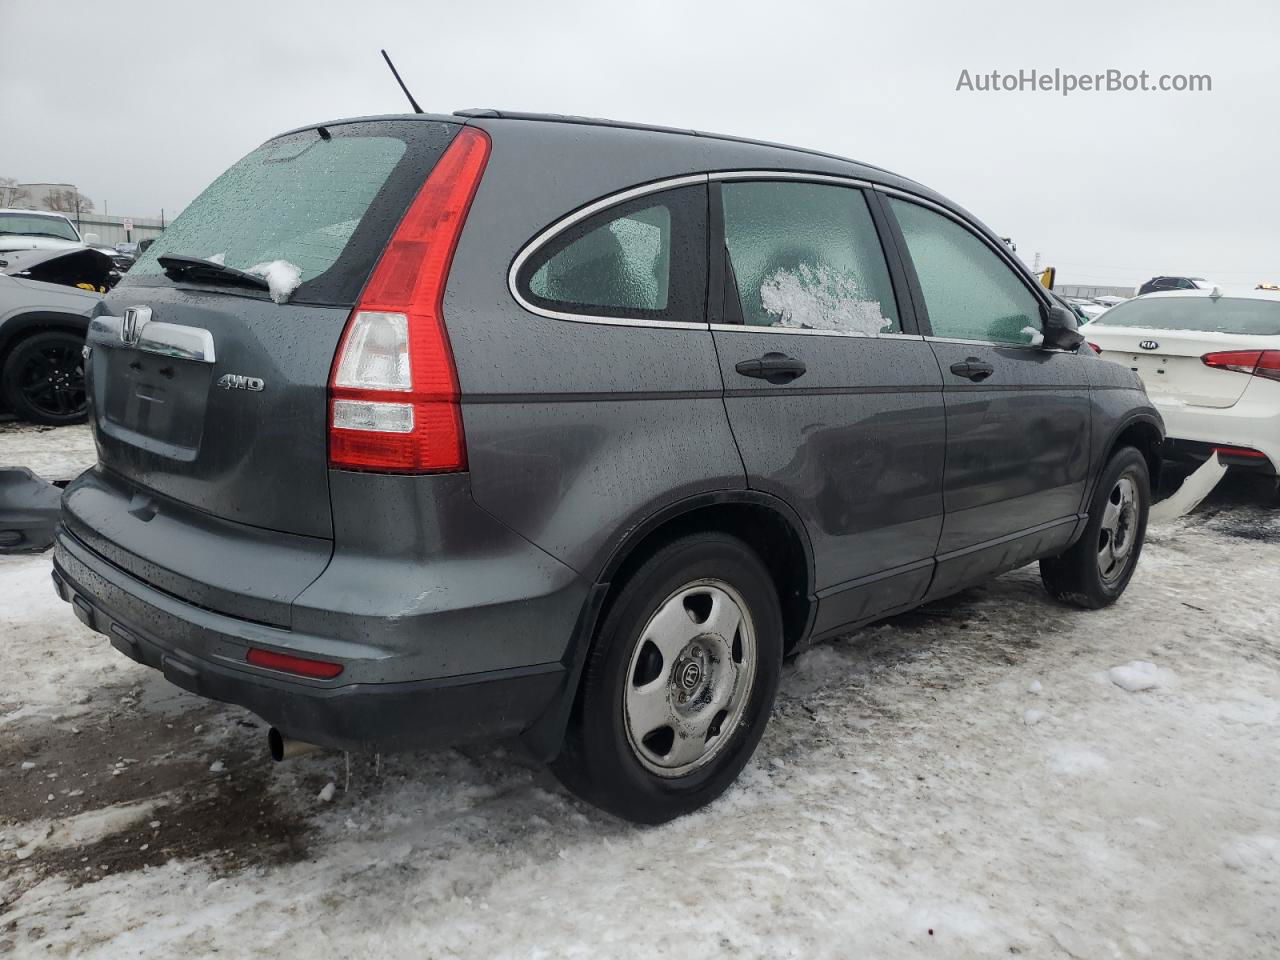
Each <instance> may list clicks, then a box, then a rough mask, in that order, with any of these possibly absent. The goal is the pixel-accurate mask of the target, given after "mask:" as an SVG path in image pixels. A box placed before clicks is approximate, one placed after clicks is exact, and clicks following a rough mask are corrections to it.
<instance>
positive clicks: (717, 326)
mask: <svg viewBox="0 0 1280 960" xmlns="http://www.w3.org/2000/svg"><path fill="white" fill-rule="evenodd" d="M711 329H712V330H717V331H721V332H724V333H785V334H802V335H805V336H810V337H847V338H849V339H853V340H923V339H925V338H924V337H922V336H921V335H920V334H918V333H878V334H875V335H874V336H873V335H871V334H867V333H850V332H848V331H846V330H809V329H803V328H799V327H762V326H759V325H757V324H748V323H713V324H711Z"/></svg>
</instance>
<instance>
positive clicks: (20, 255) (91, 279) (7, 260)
mask: <svg viewBox="0 0 1280 960" xmlns="http://www.w3.org/2000/svg"><path fill="white" fill-rule="evenodd" d="M0 273H4V274H7V275H8V276H11V277H21V278H22V279H24V280H39V281H41V282H43V283H53V284H59V285H62V286H68V287H80V288H81V289H83V290H89V291H91V292H94V293H106V292H107V291H108V290H109V289H111V288H112V287H113V286H115V284H116V281H117V280H119V279H120V273H119V271H117V270H116V268H115V261H114V260H113V259H112V257H111V256H110V255H108V254H106V253H104V252H103V251H101V250H99V249H97V248H96V247H86V246H83V245H80V246H71V247H64V248H60V249H56V250H13V251H9V252H8V253H0Z"/></svg>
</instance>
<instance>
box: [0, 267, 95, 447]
mask: <svg viewBox="0 0 1280 960" xmlns="http://www.w3.org/2000/svg"><path fill="white" fill-rule="evenodd" d="M80 252H81V253H85V252H89V251H83V250H81V251H80ZM0 259H3V258H0ZM101 301H102V296H101V294H98V293H93V292H91V291H88V290H81V289H77V288H76V287H73V286H66V285H62V284H53V283H42V282H41V281H38V280H31V279H26V278H23V277H15V276H10V275H8V274H5V273H0V408H3V409H6V410H8V411H9V412H11V413H14V414H16V415H17V416H18V417H21V418H22V419H24V420H29V421H31V422H32V423H43V424H52V425H56V426H61V425H65V424H70V423H79V422H80V421H82V420H84V418H85V405H86V397H85V382H84V357H83V355H82V351H83V349H84V336H85V330H86V329H88V326H89V315H90V314H91V313H92V312H93V310H94V309H95V308H96V307H97V306H98V304H99V303H101Z"/></svg>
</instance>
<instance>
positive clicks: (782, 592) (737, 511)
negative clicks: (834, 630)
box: [596, 490, 815, 650]
mask: <svg viewBox="0 0 1280 960" xmlns="http://www.w3.org/2000/svg"><path fill="white" fill-rule="evenodd" d="M710 531H719V532H722V533H728V534H731V535H733V536H736V537H739V538H740V539H742V540H743V541H745V542H746V544H747V545H748V546H750V547H751V548H752V549H754V550H755V551H756V553H757V554H759V556H760V559H761V560H762V561H763V562H764V564H765V566H766V567H768V569H769V573H770V575H771V576H772V577H773V581H774V585H775V586H776V587H777V588H778V601H779V603H780V604H781V605H782V617H783V629H784V630H785V635H784V649H787V650H791V649H794V647H795V646H796V645H797V644H799V643H800V641H802V640H803V639H804V637H805V635H806V634H807V632H808V628H809V626H810V625H811V623H812V616H813V608H814V606H815V604H814V602H813V599H812V591H813V582H814V579H813V547H812V544H811V543H810V542H809V536H808V533H806V531H805V528H804V524H803V523H802V522H801V520H800V517H799V516H798V515H797V514H796V513H795V511H794V510H792V509H791V507H790V506H788V505H787V504H786V503H785V502H784V501H782V500H780V499H778V498H777V497H774V496H771V495H769V494H767V493H761V492H760V491H756V490H726V491H719V492H716V493H709V494H701V495H698V496H694V497H689V498H686V499H684V500H680V501H678V502H677V503H674V504H671V505H670V506H668V507H665V508H664V509H662V510H659V511H658V512H656V513H655V514H653V515H652V516H650V517H649V518H648V519H646V520H645V521H644V522H643V523H641V524H639V525H637V526H635V527H633V528H632V529H630V530H629V531H628V532H627V533H626V534H625V535H624V536H623V537H622V539H621V540H620V541H619V542H618V543H617V545H615V546H614V548H613V549H612V551H610V553H609V556H608V558H607V560H606V561H605V562H604V564H603V565H602V567H601V569H600V572H599V574H598V575H597V577H596V583H601V584H610V585H612V584H613V583H614V582H615V581H621V580H623V579H625V578H626V576H627V574H628V573H629V572H630V570H632V569H634V568H635V567H636V566H638V565H639V564H640V563H643V562H644V560H645V559H646V558H647V557H650V556H652V555H653V553H654V552H656V551H657V550H658V549H660V548H661V547H662V546H664V545H665V544H667V543H670V542H671V541H672V540H674V539H676V538H678V537H682V536H686V535H688V534H691V533H705V532H710Z"/></svg>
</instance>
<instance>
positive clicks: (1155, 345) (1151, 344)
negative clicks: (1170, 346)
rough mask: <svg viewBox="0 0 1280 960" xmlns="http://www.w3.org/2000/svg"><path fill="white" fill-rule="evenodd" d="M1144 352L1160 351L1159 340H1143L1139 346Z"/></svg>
mask: <svg viewBox="0 0 1280 960" xmlns="http://www.w3.org/2000/svg"><path fill="white" fill-rule="evenodd" d="M1138 346H1140V347H1141V348H1142V349H1143V350H1159V349H1160V342H1159V341H1158V340H1143V341H1142V342H1141V343H1140V344H1138Z"/></svg>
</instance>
